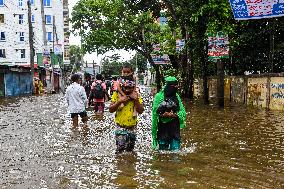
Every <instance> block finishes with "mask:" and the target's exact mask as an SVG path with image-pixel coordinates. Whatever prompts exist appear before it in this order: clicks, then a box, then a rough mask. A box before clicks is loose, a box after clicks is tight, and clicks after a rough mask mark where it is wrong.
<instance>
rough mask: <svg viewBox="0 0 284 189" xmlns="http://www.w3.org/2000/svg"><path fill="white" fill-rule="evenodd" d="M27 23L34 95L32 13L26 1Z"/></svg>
mask: <svg viewBox="0 0 284 189" xmlns="http://www.w3.org/2000/svg"><path fill="white" fill-rule="evenodd" d="M27 4H28V23H29V45H30V65H31V77H32V93H34V85H33V80H34V74H35V68H34V44H33V25H32V13H31V2H30V1H29V0H28V2H27Z"/></svg>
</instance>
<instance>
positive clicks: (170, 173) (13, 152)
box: [0, 90, 284, 189]
mask: <svg viewBox="0 0 284 189" xmlns="http://www.w3.org/2000/svg"><path fill="white" fill-rule="evenodd" d="M146 91H147V90H146ZM144 100H145V106H146V109H145V112H144V113H143V114H142V115H141V116H140V123H139V125H138V127H137V135H138V141H137V143H136V146H135V151H134V153H125V154H121V155H116V154H115V141H114V135H113V131H114V128H115V125H114V122H113V114H110V113H108V112H106V113H105V115H104V116H103V117H101V116H95V115H94V114H93V113H92V112H91V111H89V112H88V114H89V116H90V121H89V122H88V127H87V128H82V127H79V128H77V129H74V128H72V127H71V120H70V116H69V115H68V113H67V109H66V108H67V107H66V103H65V101H64V98H63V95H52V96H40V97H35V96H33V97H20V98H14V99H1V100H0V188H1V189H4V188H9V189H10V188H19V189H26V188H52V189H57V188H68V189H69V188H71V189H72V188H74V189H75V188H165V189H167V188H205V189H207V188H284V171H283V170H284V112H277V111H270V112H267V111H265V110H262V109H257V108H251V107H244V106H242V105H239V104H235V105H230V106H227V107H226V108H225V109H223V110H221V109H218V108H216V107H214V106H213V105H210V106H203V105H201V104H199V103H197V102H196V103H188V102H185V104H186V106H187V109H188V112H190V113H188V116H187V127H186V128H185V129H184V130H182V137H183V143H182V149H181V151H179V152H174V153H168V152H155V151H153V150H151V107H150V104H151V98H149V93H148V92H146V93H144Z"/></svg>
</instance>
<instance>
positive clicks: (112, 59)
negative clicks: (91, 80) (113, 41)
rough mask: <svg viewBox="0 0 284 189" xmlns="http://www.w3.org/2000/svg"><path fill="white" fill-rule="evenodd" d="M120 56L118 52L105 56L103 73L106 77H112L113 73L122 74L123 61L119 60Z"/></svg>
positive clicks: (102, 62)
mask: <svg viewBox="0 0 284 189" xmlns="http://www.w3.org/2000/svg"><path fill="white" fill-rule="evenodd" d="M119 59H120V56H119V55H118V54H114V55H111V56H105V57H104V58H103V59H102V61H101V64H102V74H103V75H104V76H105V78H110V77H111V76H113V75H120V71H121V67H122V64H123V63H122V62H121V61H119Z"/></svg>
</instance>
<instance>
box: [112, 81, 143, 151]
mask: <svg viewBox="0 0 284 189" xmlns="http://www.w3.org/2000/svg"><path fill="white" fill-rule="evenodd" d="M135 86H136V85H135V81H133V79H129V80H125V81H124V82H123V84H122V85H121V90H122V91H123V93H124V94H125V95H126V96H122V95H119V92H118V91H114V92H113V95H112V98H111V105H110V107H109V111H110V112H111V113H113V112H115V123H116V130H115V140H116V147H117V148H116V153H121V152H123V151H124V150H126V151H132V150H133V149H134V145H135V141H136V133H135V127H136V125H137V114H136V112H138V113H139V114H141V113H142V112H143V111H144V107H143V104H142V97H141V96H140V95H139V94H138V93H137V92H136V91H135ZM122 104H124V105H123V106H121V105H122Z"/></svg>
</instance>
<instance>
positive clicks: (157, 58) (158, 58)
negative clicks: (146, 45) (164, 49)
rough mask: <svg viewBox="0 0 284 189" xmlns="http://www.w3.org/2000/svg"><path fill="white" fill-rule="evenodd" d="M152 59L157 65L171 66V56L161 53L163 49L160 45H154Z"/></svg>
mask: <svg viewBox="0 0 284 189" xmlns="http://www.w3.org/2000/svg"><path fill="white" fill-rule="evenodd" d="M151 57H152V59H153V61H154V63H155V64H169V63H170V58H169V55H167V54H163V53H161V48H160V45H159V44H156V45H153V53H151Z"/></svg>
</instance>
